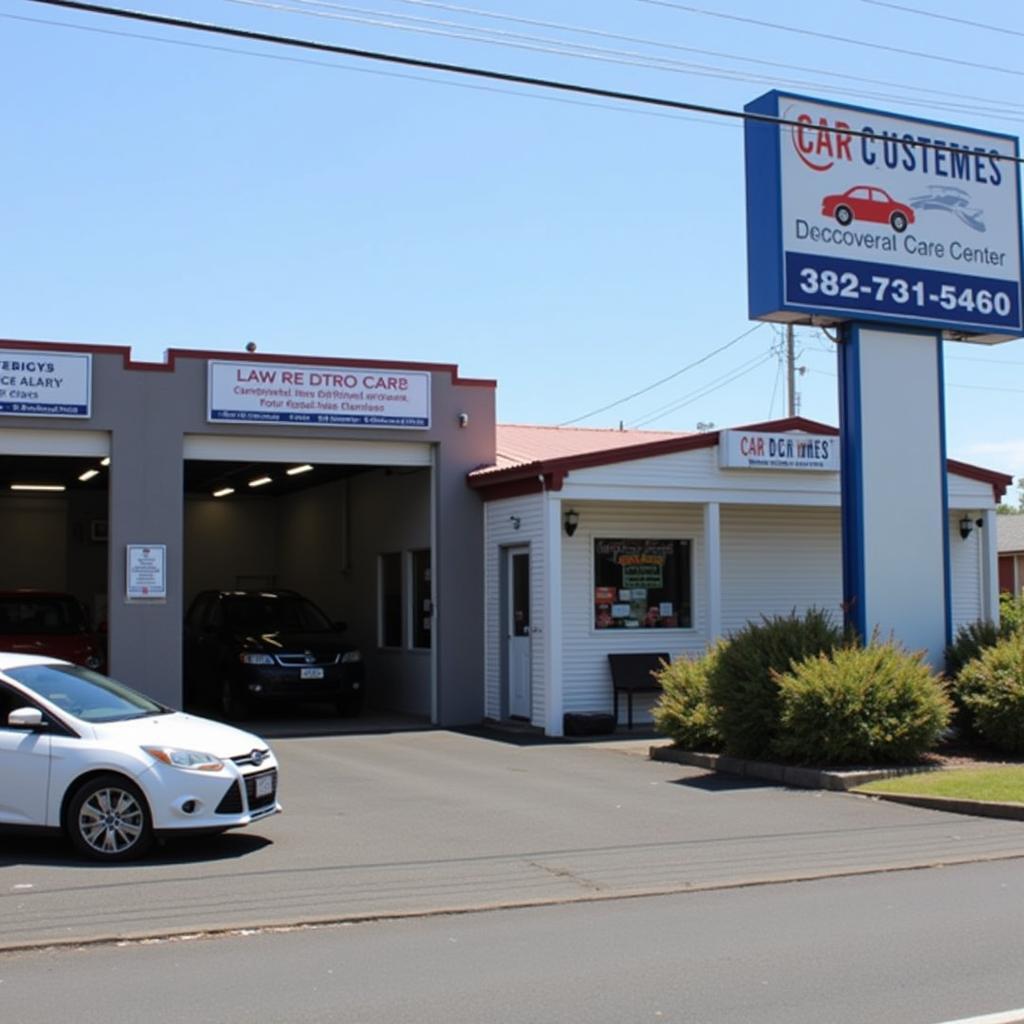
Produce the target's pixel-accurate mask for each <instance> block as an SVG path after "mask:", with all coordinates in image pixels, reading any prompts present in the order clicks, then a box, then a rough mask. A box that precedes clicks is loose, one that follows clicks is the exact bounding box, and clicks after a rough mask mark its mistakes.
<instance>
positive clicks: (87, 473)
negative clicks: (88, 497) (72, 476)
mask: <svg viewBox="0 0 1024 1024" xmlns="http://www.w3.org/2000/svg"><path fill="white" fill-rule="evenodd" d="M99 475H100V471H99V470H98V469H87V470H86V471H85V472H84V473H82V474H81V475H80V476H79V477H78V479H79V480H81V481H82V483H83V484H84V483H85V482H86V481H87V480H91V479H92V478H93V477H94V476H99Z"/></svg>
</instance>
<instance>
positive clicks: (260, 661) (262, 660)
mask: <svg viewBox="0 0 1024 1024" xmlns="http://www.w3.org/2000/svg"><path fill="white" fill-rule="evenodd" d="M238 660H239V661H240V662H241V663H242V664H243V665H273V664H274V656H273V655H272V654H249V653H248V652H245V653H242V654H240V655H239V656H238Z"/></svg>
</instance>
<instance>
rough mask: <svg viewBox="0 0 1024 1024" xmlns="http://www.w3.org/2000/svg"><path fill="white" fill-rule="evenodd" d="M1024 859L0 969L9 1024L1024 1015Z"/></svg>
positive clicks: (262, 936)
mask: <svg viewBox="0 0 1024 1024" xmlns="http://www.w3.org/2000/svg"><path fill="white" fill-rule="evenodd" d="M1021 867H1022V866H1021V864H1019V863H1018V862H1015V861H1001V862H997V863H988V864H980V865H968V866H960V867H955V868H948V869H943V870H924V871H913V872H901V873H897V874H892V873H886V874H879V875H868V876H858V877H853V878H840V879H825V880H818V881H812V882H801V883H790V884H775V885H767V886H757V887H753V888H743V889H729V890H719V891H711V892H697V893H689V894H682V895H672V896H660V897H651V898H640V899H630V900H614V901H610V902H603V903H578V904H572V905H568V906H554V907H540V908H528V909H525V910H505V911H491V912H485V913H481V914H468V915H458V916H440V917H426V918H415V919H404V920H397V921H387V922H382V921H377V922H368V923H364V924H358V925H349V926H328V927H322V928H314V929H300V930H293V931H287V932H283V933H267V932H258V933H254V934H250V935H245V936H234V937H218V938H198V939H194V940H170V941H164V942H154V943H145V944H128V945H125V946H120V947H117V946H97V947H89V948H80V949H75V948H61V949H50V950H33V951H26V952H13V953H7V954H0V1015H2V1019H3V1020H4V1021H5V1022H10V1024H52V1022H53V1021H61V1020H73V1021H75V1022H76V1024H109V1022H110V1021H137V1020H144V1021H147V1022H148V1024H171V1022H175V1024H178V1022H181V1021H189V1022H190V1024H251V1022H252V1021H254V1020H259V1021H261V1022H267V1024H326V1022H330V1024H349V1022H351V1024H377V1022H381V1024H383V1022H387V1024H401V1022H407V1021H408V1022H415V1024H536V1022H545V1024H561V1022H573V1024H577V1022H580V1021H586V1022H590V1024H606V1022H607V1024H631V1022H651V1024H671V1022H676V1024H753V1022H756V1024H867V1022H871V1024H890V1022H892V1024H896V1022H898V1024H937V1022H940V1021H949V1020H954V1019H956V1020H959V1019H962V1018H964V1017H974V1016H976V1015H979V1014H991V1013H995V1012H998V1011H1005V1010H1007V1009H1012V1008H1014V1007H1021V1006H1024V970H1022V969H1021V966H1020V933H1021V925H1022V923H1024V921H1022V917H1024V911H1022V907H1024V872H1022V870H1021Z"/></svg>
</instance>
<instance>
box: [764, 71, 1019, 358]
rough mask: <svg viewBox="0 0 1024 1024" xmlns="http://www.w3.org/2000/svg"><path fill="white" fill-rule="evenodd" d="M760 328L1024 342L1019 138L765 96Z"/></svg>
mask: <svg viewBox="0 0 1024 1024" xmlns="http://www.w3.org/2000/svg"><path fill="white" fill-rule="evenodd" d="M744 109H745V110H746V111H747V112H748V113H754V114H761V115H766V116H767V117H770V118H780V119H782V120H783V121H785V122H788V123H786V124H783V125H777V124H772V123H770V122H767V121H757V120H752V119H748V120H747V122H746V164H747V249H748V252H747V259H748V268H749V269H748V281H749V296H750V316H751V318H752V319H761V320H776V321H780V322H791V323H809V322H811V321H812V319H813V321H814V322H815V323H834V322H841V321H847V320H859V321H871V320H879V321H885V322H886V323H889V324H892V325H896V324H900V325H903V326H906V327H920V328H926V329H929V330H933V331H941V332H944V333H945V334H946V336H947V337H955V338H960V339H963V340H970V341H976V342H987V343H992V342H999V341H1008V340H1009V339H1011V338H1015V337H1018V336H1020V335H1021V334H1024V324H1022V320H1021V315H1022V308H1021V307H1022V304H1021V210H1020V178H1019V174H1018V170H1017V162H1016V158H1017V155H1018V142H1017V139H1016V138H1015V137H1014V136H1008V135H994V134H991V133H985V132H978V131H975V130H974V129H971V128H961V127H956V126H953V125H945V124H938V123H935V122H930V121H920V120H912V119H910V118H906V117H902V116H899V115H896V114H887V113H882V112H880V111H875V110H864V109H861V108H859V107H851V106H844V105H840V104H836V103H831V102H827V101H823V100H816V99H809V98H806V97H801V96H793V95H789V94H786V93H780V92H774V91H773V92H770V93H767V94H766V95H764V96H761V97H759V98H758V99H756V100H754V101H753V102H751V103H749V104H747V106H746V107H745V108H744Z"/></svg>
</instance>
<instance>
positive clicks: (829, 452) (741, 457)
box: [718, 430, 839, 473]
mask: <svg viewBox="0 0 1024 1024" xmlns="http://www.w3.org/2000/svg"><path fill="white" fill-rule="evenodd" d="M718 464H719V466H720V467H721V468H722V469H795V470H818V471H822V472H826V473H838V472H839V438H838V437H835V436H833V435H819V434H766V433H762V432H760V431H753V430H723V431H721V432H720V433H719V435H718Z"/></svg>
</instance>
